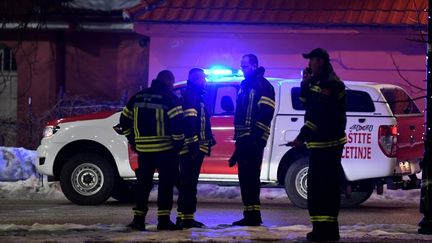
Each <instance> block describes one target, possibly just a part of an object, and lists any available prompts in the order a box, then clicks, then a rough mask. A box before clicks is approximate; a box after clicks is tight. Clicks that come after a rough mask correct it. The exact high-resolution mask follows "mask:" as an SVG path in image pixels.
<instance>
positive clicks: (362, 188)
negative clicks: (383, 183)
mask: <svg viewBox="0 0 432 243" xmlns="http://www.w3.org/2000/svg"><path fill="white" fill-rule="evenodd" d="M373 191H374V187H373V186H372V185H370V184H366V183H364V184H358V185H356V186H353V191H352V192H351V194H350V197H349V198H347V197H346V196H345V195H342V197H341V207H344V208H351V207H355V206H358V205H360V204H362V203H363V202H365V201H366V200H368V199H369V197H370V196H371V195H372V193H373Z"/></svg>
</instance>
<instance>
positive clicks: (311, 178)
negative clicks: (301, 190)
mask: <svg viewBox="0 0 432 243" xmlns="http://www.w3.org/2000/svg"><path fill="white" fill-rule="evenodd" d="M342 150H343V146H337V147H329V148H316V149H314V148H313V149H310V160H309V171H308V177H307V179H308V181H307V195H308V198H307V205H308V210H309V215H310V216H311V220H312V222H331V223H335V222H337V216H338V214H339V208H340V200H341V189H340V185H341V179H342V175H343V174H342V172H343V170H342V165H341V158H342Z"/></svg>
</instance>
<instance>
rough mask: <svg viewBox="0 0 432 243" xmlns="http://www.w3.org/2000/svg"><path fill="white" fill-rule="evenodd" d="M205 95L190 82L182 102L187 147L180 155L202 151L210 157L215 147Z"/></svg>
mask: <svg viewBox="0 0 432 243" xmlns="http://www.w3.org/2000/svg"><path fill="white" fill-rule="evenodd" d="M203 94H204V91H203V90H202V89H200V88H198V87H196V86H195V85H194V84H192V83H190V82H188V85H187V88H186V90H185V92H184V94H183V102H182V107H183V111H184V113H183V124H184V133H185V146H184V147H183V149H182V150H181V152H180V154H186V153H188V152H191V153H195V152H198V151H201V152H203V153H204V154H206V155H210V148H211V146H212V145H214V139H213V134H212V132H211V124H210V116H209V114H208V112H207V109H206V107H205V105H204V101H203V99H202V95H203Z"/></svg>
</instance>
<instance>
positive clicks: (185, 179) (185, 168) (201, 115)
mask: <svg viewBox="0 0 432 243" xmlns="http://www.w3.org/2000/svg"><path fill="white" fill-rule="evenodd" d="M205 85H206V77H205V74H204V70H202V69H200V68H193V69H191V70H190V71H189V75H188V81H187V88H186V90H185V92H184V93H183V102H182V106H183V111H184V115H183V116H184V118H183V123H184V132H185V146H184V147H183V149H182V151H181V152H180V182H179V185H178V189H179V196H178V202H177V204H178V209H177V212H178V217H177V221H176V224H177V225H179V226H181V227H182V228H202V227H204V224H203V223H201V222H199V221H196V220H195V219H194V213H195V212H196V205H197V198H196V194H197V184H198V177H199V174H200V170H201V165H202V163H203V160H204V156H205V155H207V156H209V155H210V149H211V146H212V145H214V144H215V143H214V139H213V135H212V132H211V125H210V117H209V114H208V112H207V109H206V107H205V105H204V101H203V98H202V95H203V94H204V89H205Z"/></svg>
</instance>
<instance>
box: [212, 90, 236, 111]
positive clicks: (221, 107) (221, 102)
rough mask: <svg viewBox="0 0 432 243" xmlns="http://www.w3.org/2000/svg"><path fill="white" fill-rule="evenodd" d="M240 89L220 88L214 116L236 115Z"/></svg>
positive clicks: (217, 93)
mask: <svg viewBox="0 0 432 243" xmlns="http://www.w3.org/2000/svg"><path fill="white" fill-rule="evenodd" d="M237 92H238V87H236V86H231V85H230V86H220V87H218V88H217V92H216V102H215V107H214V113H213V114H214V115H234V111H235V104H236V98H237Z"/></svg>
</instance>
